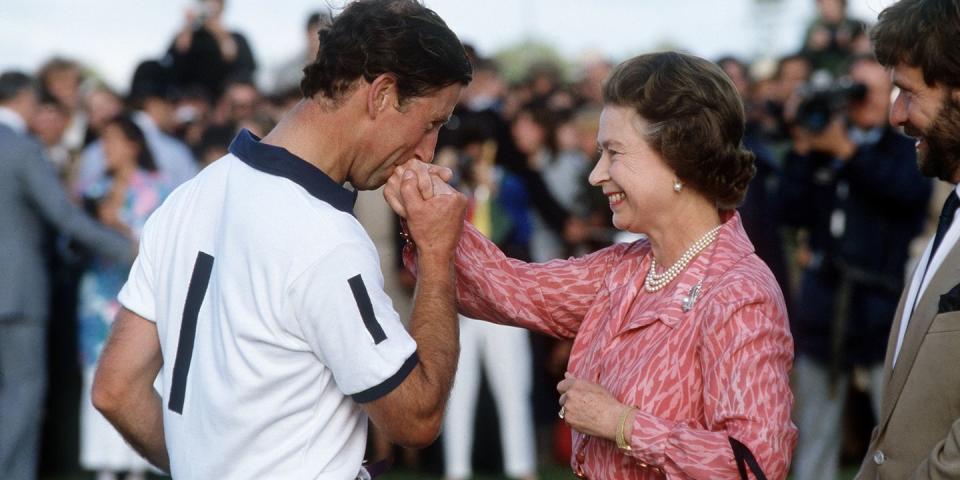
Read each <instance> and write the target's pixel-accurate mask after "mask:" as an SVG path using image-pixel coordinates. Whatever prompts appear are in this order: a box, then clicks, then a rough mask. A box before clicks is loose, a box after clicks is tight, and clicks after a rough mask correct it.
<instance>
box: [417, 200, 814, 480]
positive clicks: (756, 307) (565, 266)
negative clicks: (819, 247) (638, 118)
mask: <svg viewBox="0 0 960 480" xmlns="http://www.w3.org/2000/svg"><path fill="white" fill-rule="evenodd" d="M409 250H412V249H408V252H407V253H408V254H407V255H406V257H407V260H408V265H411V262H410V260H412V254H411V253H412V252H410V251H409ZM650 252H651V250H650V245H649V243H648V242H646V241H639V242H635V243H632V244H620V245H614V246H611V247H609V248H606V249H604V250H601V251H598V252H596V253H593V254H591V255H588V256H585V257H582V258H573V259H569V260H554V261H551V262H548V263H545V264H528V263H523V262H520V261H517V260H513V259H509V258H506V257H505V256H504V255H503V254H502V253H501V252H500V251H499V250H498V249H497V248H496V246H494V245H493V244H492V243H491V242H490V241H489V240H487V239H486V238H484V237H483V236H482V235H480V234H479V233H478V232H477V231H476V230H475V229H473V228H472V227H470V226H469V225H465V226H464V233H463V237H462V238H461V240H460V244H459V246H458V248H457V253H456V267H457V279H458V280H457V300H458V302H459V309H460V311H461V313H463V314H465V315H467V316H470V317H474V318H482V319H486V320H489V321H493V322H497V323H502V324H507V325H517V326H521V327H524V328H527V329H530V330H535V331H539V332H543V333H546V334H548V335H552V336H555V337H561V338H573V339H574V346H573V350H572V352H571V355H570V363H569V365H568V370H569V371H570V372H571V373H572V374H573V375H574V376H576V377H578V378H583V379H587V380H590V381H593V382H596V383H599V384H600V385H602V386H603V387H605V388H606V389H607V390H609V391H610V393H611V394H613V396H614V397H615V398H617V399H618V400H619V401H620V402H622V403H625V404H629V405H632V406H634V407H636V408H637V409H638V410H639V411H640V413H639V414H638V415H637V417H636V421H635V422H634V424H633V432H632V434H631V437H630V439H629V441H630V445H631V447H632V451H631V452H623V451H621V450H619V449H618V448H617V447H616V444H615V443H614V442H611V441H608V440H605V439H601V438H593V437H588V436H586V435H582V434H580V433H577V432H574V434H573V437H574V438H573V442H574V444H573V451H574V456H573V458H572V459H571V466H572V467H573V468H574V471H577V469H578V467H579V468H582V469H583V472H584V473H585V474H586V477H587V478H590V479H595V480H596V479H654V478H664V477H666V478H698V479H721V478H730V479H734V478H739V475H738V473H737V468H736V464H735V462H734V458H733V452H732V449H731V447H730V443H729V440H728V437H733V438H736V439H737V440H739V441H741V442H742V443H744V444H745V445H746V446H747V447H749V448H750V450H751V451H752V452H753V454H754V456H755V457H756V458H757V460H758V462H759V463H760V465H761V467H762V468H763V470H764V472H765V473H766V475H767V477H768V478H770V479H778V478H786V476H787V471H788V468H789V465H790V457H791V454H792V452H793V448H794V446H795V444H796V438H797V429H796V427H795V426H794V425H793V423H792V422H791V421H790V410H791V407H792V404H793V395H792V394H791V392H790V386H789V371H790V366H791V364H792V361H793V340H792V338H791V336H790V330H789V327H788V324H787V314H786V308H785V306H784V303H783V295H782V293H781V291H780V289H779V287H778V286H777V283H776V281H775V280H774V278H773V275H772V274H771V273H770V270H769V269H768V268H767V266H766V265H765V264H764V263H763V262H762V261H761V260H760V259H759V258H758V257H757V256H756V255H755V254H753V246H752V245H751V243H750V241H749V240H748V239H747V236H746V233H744V231H743V228H742V226H741V224H740V217H739V214H737V213H734V212H728V213H726V214H725V223H724V225H723V226H722V227H721V229H720V231H719V235H718V237H717V240H716V241H715V242H714V243H713V244H712V245H711V246H709V247H707V249H706V250H704V251H703V252H702V253H701V254H700V255H699V256H698V257H696V258H695V259H694V260H693V261H692V262H691V264H690V265H689V266H688V267H687V268H686V270H685V271H684V272H683V273H681V274H680V275H679V276H678V277H677V278H676V279H675V280H674V281H673V282H672V283H671V284H670V285H668V286H666V287H664V288H663V289H662V290H660V291H658V292H656V293H647V292H646V291H644V290H643V280H644V276H645V275H646V272H647V270H648V268H649V265H650V259H651V255H650ZM701 280H702V282H703V283H702V286H701V290H700V294H699V296H698V298H697V299H696V301H695V302H694V304H693V305H692V309H690V311H688V312H684V311H683V302H684V297H686V296H687V295H688V294H689V292H690V291H691V288H692V287H694V285H696V284H697V283H698V282H700V281H701ZM751 478H752V477H751Z"/></svg>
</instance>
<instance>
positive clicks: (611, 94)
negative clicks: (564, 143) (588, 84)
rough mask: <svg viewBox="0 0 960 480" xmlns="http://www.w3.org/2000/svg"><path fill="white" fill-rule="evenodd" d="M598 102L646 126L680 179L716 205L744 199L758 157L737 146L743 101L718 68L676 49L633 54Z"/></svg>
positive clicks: (654, 144) (727, 205)
mask: <svg viewBox="0 0 960 480" xmlns="http://www.w3.org/2000/svg"><path fill="white" fill-rule="evenodd" d="M603 101H604V103H605V104H607V105H616V106H621V107H630V108H633V109H634V110H635V111H636V112H637V114H638V115H639V116H640V117H641V118H643V120H645V121H646V122H647V123H648V124H649V126H648V128H647V129H646V131H644V132H641V134H642V135H644V137H645V139H646V141H647V142H648V143H649V144H650V146H651V147H652V148H653V149H654V150H655V151H656V152H657V153H659V154H660V155H661V156H662V157H663V159H664V161H665V162H666V163H667V165H669V166H670V168H672V169H673V170H674V171H675V172H676V173H677V176H678V177H679V178H680V180H682V181H683V182H685V183H687V184H688V185H691V186H692V187H693V188H695V189H696V190H697V191H699V192H701V193H703V194H704V195H706V196H707V197H708V198H710V199H712V200H713V201H715V202H716V204H717V206H718V207H719V208H721V209H731V208H736V207H737V206H738V205H740V203H741V202H743V198H744V196H746V193H747V184H749V183H750V179H751V178H753V175H754V174H755V173H756V167H755V166H754V160H755V157H754V155H753V153H751V152H749V151H748V150H745V149H744V148H743V146H742V144H741V139H742V137H743V133H744V128H745V127H744V113H743V101H742V99H741V98H740V95H739V94H738V93H737V90H736V88H735V87H734V86H733V82H731V81H730V79H729V78H728V77H727V75H726V74H724V73H723V70H721V69H720V67H718V66H717V65H715V64H713V63H712V62H709V61H707V60H704V59H702V58H698V57H694V56H692V55H686V54H682V53H676V52H664V53H652V54H648V55H641V56H638V57H634V58H631V59H630V60H627V61H625V62H623V63H621V64H620V65H618V66H617V68H616V69H615V70H614V71H613V73H611V75H610V78H609V79H607V81H606V83H605V84H604V86H603Z"/></svg>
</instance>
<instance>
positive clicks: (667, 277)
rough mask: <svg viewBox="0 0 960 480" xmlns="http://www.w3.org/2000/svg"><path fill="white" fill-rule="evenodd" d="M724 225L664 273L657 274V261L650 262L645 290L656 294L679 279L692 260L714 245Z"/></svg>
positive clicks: (694, 246)
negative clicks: (678, 276)
mask: <svg viewBox="0 0 960 480" xmlns="http://www.w3.org/2000/svg"><path fill="white" fill-rule="evenodd" d="M722 225H723V224H720V225H717V226H716V227H713V228H712V229H710V231H708V232H707V233H705V234H704V235H703V236H702V237H700V240H697V241H696V242H694V243H693V245H690V248H688V249H687V251H686V252H683V255H681V256H680V259H679V260H677V261H676V263H674V264H673V265H671V266H670V268H668V269H667V270H666V271H665V272H663V273H660V274H658V273H657V259H656V258H652V259H651V260H650V270H648V271H647V279H646V280H645V281H644V282H643V288H644V290H646V291H648V292H650V293H653V292H656V291H657V290H660V289H661V288H663V287H665V286H667V284H669V283H670V282H672V281H673V279H675V278H677V275H680V272H682V271H683V269H684V268H687V264H688V263H690V260H693V257H696V256H697V254H698V253H700V252H702V251H703V249H704V248H707V246H708V245H710V244H711V243H713V241H714V240H715V239H716V238H717V231H719V230H720V227H721V226H722Z"/></svg>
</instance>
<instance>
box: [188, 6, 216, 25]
mask: <svg viewBox="0 0 960 480" xmlns="http://www.w3.org/2000/svg"><path fill="white" fill-rule="evenodd" d="M194 12H195V13H196V16H195V17H194V19H193V28H194V30H198V29H200V28H203V25H204V24H206V23H207V20H209V19H210V16H211V15H212V14H213V8H212V7H211V5H210V3H209V2H208V1H207V0H199V1H198V2H197V5H196V7H195V9H194Z"/></svg>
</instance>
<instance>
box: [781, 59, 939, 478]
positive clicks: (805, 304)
mask: <svg viewBox="0 0 960 480" xmlns="http://www.w3.org/2000/svg"><path fill="white" fill-rule="evenodd" d="M848 73H849V79H844V80H841V81H838V82H835V83H833V84H831V85H830V86H829V87H826V88H809V87H807V88H805V89H804V90H803V91H802V94H801V100H800V103H799V105H798V106H797V108H796V112H795V115H794V116H793V119H792V128H791V132H792V136H793V141H794V146H793V149H792V151H791V152H790V153H788V155H787V157H786V159H785V162H784V166H783V178H782V179H781V185H780V192H781V196H782V198H781V205H782V207H783V212H782V217H783V219H784V221H785V222H786V223H787V224H788V225H790V226H793V227H796V228H798V229H800V230H801V231H802V234H803V236H804V237H805V240H801V241H800V245H799V246H798V248H797V255H796V260H797V262H798V263H799V267H800V269H801V271H802V274H801V280H800V285H799V291H798V294H797V296H796V299H797V300H798V304H797V307H798V308H796V309H795V314H794V315H793V317H792V318H791V328H792V330H793V336H794V340H795V342H796V348H797V357H796V358H797V360H796V363H795V367H794V381H795V385H794V389H793V390H794V392H795V393H796V407H795V408H796V411H795V415H794V418H795V420H796V422H797V426H798V428H799V430H800V438H799V443H798V445H797V450H796V456H795V459H794V472H793V473H794V478H795V479H798V480H804V479H832V478H835V477H836V474H837V470H838V468H837V467H838V463H839V453H840V445H841V432H840V426H841V425H842V424H843V422H842V418H843V417H842V415H843V410H844V403H845V400H846V398H847V390H848V387H849V384H850V383H851V375H850V374H851V372H853V382H854V383H855V384H856V385H858V386H859V387H860V388H863V389H867V384H869V392H870V395H871V404H872V406H873V408H874V413H875V414H878V413H879V406H880V387H881V383H882V382H881V380H882V379H881V372H882V362H883V358H884V350H885V347H886V343H887V342H886V338H887V332H889V331H890V321H891V318H893V314H894V311H895V310H896V308H897V302H898V299H899V296H900V291H901V289H902V288H903V278H904V268H905V264H906V262H907V256H908V254H907V249H908V245H909V243H910V241H911V240H912V239H913V238H914V237H915V236H916V235H918V234H919V233H920V230H921V227H922V221H923V218H924V212H925V209H926V205H927V202H928V201H929V197H930V191H931V184H930V181H929V180H928V179H926V178H924V177H923V176H921V175H920V173H919V172H918V171H917V168H916V152H915V150H914V145H913V142H912V141H911V140H910V139H908V138H907V137H905V136H903V135H901V134H900V133H898V132H897V131H895V130H893V129H892V128H891V127H890V126H889V125H888V124H887V122H886V118H887V114H888V112H889V109H890V93H891V88H892V87H891V83H890V78H889V74H888V73H887V72H886V71H885V69H884V68H883V67H882V66H881V65H880V64H879V63H877V61H876V60H875V59H874V58H873V57H872V56H863V57H857V58H855V59H854V61H853V62H852V63H851V67H850V69H849V72H848Z"/></svg>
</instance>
